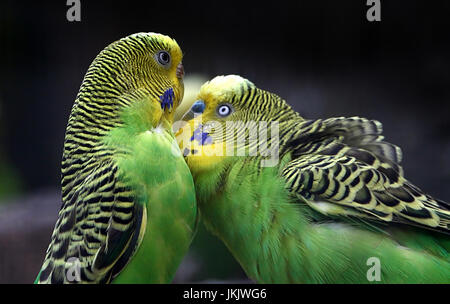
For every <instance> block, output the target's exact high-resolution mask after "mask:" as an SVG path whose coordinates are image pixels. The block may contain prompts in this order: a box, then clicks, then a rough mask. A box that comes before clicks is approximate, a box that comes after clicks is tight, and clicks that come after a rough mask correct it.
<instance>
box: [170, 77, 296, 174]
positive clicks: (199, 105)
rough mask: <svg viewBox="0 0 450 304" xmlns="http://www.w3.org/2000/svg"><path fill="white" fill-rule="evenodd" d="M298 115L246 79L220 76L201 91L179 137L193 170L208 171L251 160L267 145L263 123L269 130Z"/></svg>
mask: <svg viewBox="0 0 450 304" xmlns="http://www.w3.org/2000/svg"><path fill="white" fill-rule="evenodd" d="M297 115H298V114H297V113H296V112H295V111H293V110H292V109H291V107H290V106H289V105H288V104H287V103H286V102H285V101H284V100H282V99H281V98H280V97H278V96H277V95H275V94H272V93H269V92H267V91H264V90H261V89H259V88H257V87H256V86H255V85H254V84H253V83H252V82H250V81H249V80H247V79H245V78H243V77H240V76H237V75H228V76H217V77H215V78H214V79H212V80H210V81H208V82H206V83H205V84H204V85H203V86H202V87H201V88H200V92H199V94H198V100H197V101H196V102H194V103H193V105H192V106H191V108H190V109H189V110H188V111H187V112H186V113H185V114H184V115H183V118H182V121H183V122H181V123H180V125H179V126H178V127H180V128H179V129H178V132H177V134H176V136H177V140H178V142H179V145H180V149H181V151H182V152H183V153H184V155H185V157H186V159H187V162H188V164H189V166H190V167H191V170H193V171H205V170H209V169H213V168H214V167H215V166H217V165H218V164H220V163H222V162H223V161H225V160H227V159H230V157H239V156H252V149H254V148H256V150H258V148H260V147H261V144H264V143H262V142H261V141H260V139H261V137H260V134H261V133H260V132H261V131H262V128H261V127H262V126H263V125H264V123H265V127H266V128H267V127H269V128H270V126H268V125H269V124H270V123H271V122H273V121H277V122H279V121H280V120H285V119H288V118H289V117H294V116H295V117H297ZM181 125H182V126H181ZM269 133H270V132H269ZM268 136H269V137H270V134H268ZM266 143H267V142H266Z"/></svg>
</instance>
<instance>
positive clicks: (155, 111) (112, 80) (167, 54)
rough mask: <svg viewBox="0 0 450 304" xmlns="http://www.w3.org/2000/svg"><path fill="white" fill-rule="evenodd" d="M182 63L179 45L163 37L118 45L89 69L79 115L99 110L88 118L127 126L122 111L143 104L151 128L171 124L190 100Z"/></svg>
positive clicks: (123, 41)
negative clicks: (186, 98) (185, 98)
mask: <svg viewBox="0 0 450 304" xmlns="http://www.w3.org/2000/svg"><path fill="white" fill-rule="evenodd" d="M182 57H183V54H182V51H181V49H180V47H179V46H178V44H177V42H176V41H175V40H173V39H172V38H170V37H168V36H165V35H162V34H157V33H136V34H133V35H130V36H127V37H125V38H122V39H120V40H118V41H116V42H113V43H111V44H110V45H109V46H107V47H106V48H105V49H104V50H102V51H101V52H100V53H99V54H98V55H97V57H96V58H95V59H94V61H93V62H92V64H91V66H90V67H89V69H88V72H87V73H86V76H85V79H84V81H83V83H82V85H81V89H80V92H79V94H78V98H77V101H76V105H77V106H76V107H74V110H76V108H84V109H88V108H91V107H94V106H95V109H96V110H97V111H89V113H88V115H89V116H90V117H92V119H94V120H104V118H107V119H108V120H109V121H110V122H111V121H115V120H119V121H121V118H120V117H119V116H120V114H121V113H122V112H123V111H121V110H122V109H124V108H129V107H136V106H137V104H138V103H139V104H140V105H139V107H140V109H139V111H140V112H142V113H141V115H140V117H141V118H142V119H143V120H146V121H147V123H148V124H149V125H153V126H156V125H158V124H159V123H160V122H161V120H162V119H165V120H167V121H169V123H171V122H172V120H173V114H174V111H175V109H176V107H177V106H178V105H179V104H180V102H181V100H182V99H183V94H184V86H183V76H184V69H183V64H182ZM141 110H144V111H141ZM139 111H138V112H139ZM73 114H74V115H75V116H76V114H77V111H75V113H73ZM100 118H102V119H100Z"/></svg>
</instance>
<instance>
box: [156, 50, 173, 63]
mask: <svg viewBox="0 0 450 304" xmlns="http://www.w3.org/2000/svg"><path fill="white" fill-rule="evenodd" d="M156 58H157V59H158V62H159V64H161V65H164V66H166V65H168V64H169V63H170V54H169V53H168V52H166V51H161V52H159V53H158V54H156Z"/></svg>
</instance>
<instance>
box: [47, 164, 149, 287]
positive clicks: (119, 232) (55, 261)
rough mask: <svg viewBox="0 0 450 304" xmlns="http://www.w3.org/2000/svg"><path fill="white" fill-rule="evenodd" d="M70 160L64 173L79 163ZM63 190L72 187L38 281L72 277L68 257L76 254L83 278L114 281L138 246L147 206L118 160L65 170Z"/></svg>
mask: <svg viewBox="0 0 450 304" xmlns="http://www.w3.org/2000/svg"><path fill="white" fill-rule="evenodd" d="M92 162H94V163H95V159H93V160H92ZM67 163H68V161H67V160H66V161H63V164H66V166H64V165H63V172H64V170H66V169H67V168H70V167H71V166H73V164H70V165H67ZM65 173H67V172H65ZM63 189H68V191H67V192H64V191H63V202H64V203H63V206H62V208H61V210H60V212H59V218H58V220H57V222H56V225H55V229H54V231H53V235H52V239H51V243H50V245H49V247H48V249H47V253H46V258H45V261H44V264H43V266H42V270H41V272H40V275H39V278H38V282H39V283H68V282H70V277H68V276H67V275H66V274H67V273H68V271H70V269H71V267H72V266H73V265H74V264H71V263H67V261H68V260H69V259H70V258H72V257H75V258H77V259H78V260H79V262H80V263H79V266H80V272H79V274H80V279H81V282H96V283H108V282H109V281H110V280H111V279H112V278H114V277H115V276H116V275H117V274H118V273H119V272H120V271H121V270H122V269H123V267H124V266H125V265H126V263H127V262H128V260H129V259H130V258H131V257H132V255H133V253H134V252H135V250H136V248H137V246H138V239H139V231H140V226H141V225H142V216H143V212H145V210H143V209H144V206H143V204H135V202H134V197H133V195H132V191H131V189H130V188H129V187H127V185H126V184H125V183H123V182H121V181H120V180H119V178H118V175H117V167H116V166H115V165H114V163H113V162H112V161H103V162H101V163H95V165H92V166H90V165H89V163H88V164H87V165H85V166H84V169H81V170H77V173H76V175H75V174H74V175H73V176H72V175H70V174H65V178H64V179H63ZM72 277H73V276H72ZM74 283H77V282H76V281H75V282H74Z"/></svg>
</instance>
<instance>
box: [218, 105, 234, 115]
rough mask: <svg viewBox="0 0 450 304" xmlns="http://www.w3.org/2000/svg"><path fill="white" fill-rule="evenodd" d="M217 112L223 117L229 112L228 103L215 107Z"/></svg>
mask: <svg viewBox="0 0 450 304" xmlns="http://www.w3.org/2000/svg"><path fill="white" fill-rule="evenodd" d="M217 114H219V116H221V117H225V116H228V115H230V114H231V106H230V105H221V106H219V107H218V108H217Z"/></svg>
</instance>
